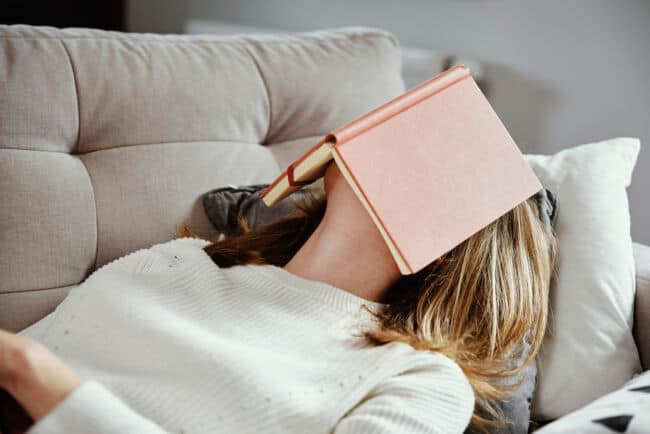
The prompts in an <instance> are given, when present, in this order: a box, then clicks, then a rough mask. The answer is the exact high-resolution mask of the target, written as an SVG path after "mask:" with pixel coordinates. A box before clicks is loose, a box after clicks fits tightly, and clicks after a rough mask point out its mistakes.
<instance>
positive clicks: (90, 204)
mask: <svg viewBox="0 0 650 434" xmlns="http://www.w3.org/2000/svg"><path fill="white" fill-rule="evenodd" d="M404 90H405V89H404V82H403V80H402V77H401V75H400V53H399V44H398V41H397V39H396V38H395V36H393V35H392V34H390V33H388V32H386V31H384V30H380V29H374V28H369V27H345V28H338V29H325V30H319V31H314V32H305V33H302V34H290V35H235V36H233V35H228V36H218V35H155V34H128V33H119V32H109V31H102V30H93V29H56V28H51V27H33V26H24V25H14V26H0V101H2V103H1V104H0V173H2V177H1V178H0V200H1V201H2V204H3V206H2V207H0V245H2V247H3V248H2V249H0V275H1V276H2V279H0V328H5V329H9V330H14V331H15V330H20V329H23V328H25V327H26V326H28V325H29V324H31V323H33V322H34V321H37V320H38V319H40V318H42V317H43V316H44V315H46V314H47V313H48V312H49V311H51V310H52V309H54V307H55V306H56V305H57V304H58V303H59V302H60V301H61V299H62V298H63V297H64V296H65V294H66V293H67V290H68V289H69V288H70V287H71V286H74V285H76V284H78V283H80V282H81V281H83V280H84V279H85V277H87V276H88V275H89V274H90V273H91V272H92V271H93V270H94V269H95V268H96V267H97V266H101V265H103V264H105V263H107V262H110V261H111V260H113V259H115V258H117V257H119V256H121V255H123V254H125V253H127V252H129V251H132V250H135V249H138V248H145V247H149V246H151V245H152V244H154V243H159V242H164V241H167V240H169V239H171V238H172V237H173V236H174V234H175V232H176V230H177V228H178V227H179V225H180V224H182V223H187V224H188V225H189V226H190V227H191V228H192V229H194V230H196V231H197V232H198V233H201V232H202V231H209V230H210V225H209V222H208V220H207V218H206V216H205V213H204V212H203V209H202V204H201V200H200V196H201V195H202V194H203V193H204V192H205V191H207V190H209V189H213V188H217V187H219V186H226V185H228V184H238V185H245V184H256V183H269V182H271V181H272V180H273V179H274V178H275V177H276V176H277V175H278V174H279V173H280V171H281V169H282V168H283V164H282V162H281V161H282V160H281V158H280V160H278V159H277V158H276V155H275V150H274V146H275V144H276V143H277V144H278V146H279V147H278V149H279V151H278V155H280V156H282V155H286V153H287V151H286V150H287V149H289V147H290V146H291V144H292V143H307V142H308V141H309V138H310V137H316V136H319V135H321V134H322V133H324V132H327V131H330V130H332V129H334V128H337V127H338V126H340V125H341V124H344V123H346V122H349V121H350V120H352V119H354V118H356V117H357V116H360V115H361V114H363V113H365V112H367V111H368V110H370V109H372V108H374V107H375V106H377V105H378V104H379V103H381V102H384V101H386V100H388V99H390V98H393V97H395V96H397V95H399V94H400V93H402V92H404ZM283 152H284V153H283ZM279 162H280V164H278V163H279Z"/></svg>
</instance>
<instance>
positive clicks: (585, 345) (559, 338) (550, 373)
mask: <svg viewBox="0 0 650 434" xmlns="http://www.w3.org/2000/svg"><path fill="white" fill-rule="evenodd" d="M639 148H640V144H639V140H638V139H634V138H616V139H611V140H606V141H603V142H598V143H590V144H585V145H580V146H576V147H573V148H569V149H565V150H562V151H560V152H558V153H556V154H554V155H532V154H528V155H525V157H526V159H527V161H528V163H529V164H530V165H531V167H532V169H533V170H534V171H535V173H536V174H537V176H538V177H539V179H540V181H541V182H542V184H543V185H544V186H545V187H548V188H549V189H550V190H551V191H552V192H553V193H555V195H556V196H557V201H558V215H557V221H556V223H555V232H556V234H557V237H558V242H559V255H558V264H557V269H556V275H555V276H554V279H553V282H552V286H551V303H550V305H551V312H550V317H549V319H550V322H549V329H548V332H547V335H546V337H545V339H544V343H543V345H542V350H541V352H540V356H539V383H538V386H537V389H536V391H535V397H534V400H533V409H532V416H533V419H535V420H538V421H546V420H550V419H556V418H558V417H560V416H562V415H564V414H566V413H569V412H570V411H573V410H575V409H577V408H579V407H582V406H584V405H586V404H588V403H590V402H592V401H593V400H595V399H597V398H598V397H600V396H602V395H604V394H606V393H608V392H611V391H613V390H616V389H618V388H619V387H621V385H623V384H624V383H625V382H626V381H628V380H629V379H630V378H632V376H633V375H634V374H635V373H637V372H640V370H641V366H640V362H639V355H638V351H637V348H636V344H635V342H634V339H633V337H632V319H633V312H634V309H633V308H634V294H635V268H634V257H633V256H632V239H631V236H630V213H629V208H628V200H627V192H626V187H627V186H629V184H630V181H631V176H632V171H633V169H634V165H635V164H636V159H637V155H638V153H639Z"/></svg>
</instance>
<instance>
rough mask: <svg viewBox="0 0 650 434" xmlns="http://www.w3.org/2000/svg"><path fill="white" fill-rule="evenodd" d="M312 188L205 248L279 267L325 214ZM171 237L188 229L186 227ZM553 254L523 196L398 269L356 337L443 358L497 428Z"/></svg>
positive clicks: (544, 293) (542, 322)
mask: <svg viewBox="0 0 650 434" xmlns="http://www.w3.org/2000/svg"><path fill="white" fill-rule="evenodd" d="M318 193H319V192H318V191H313V192H312V194H311V195H306V196H305V197H304V200H303V201H302V202H300V203H297V208H296V211H295V212H293V213H292V214H290V215H288V216H287V217H286V218H283V219H282V220H280V221H277V222H274V223H272V224H269V225H266V226H261V227H256V228H254V229H253V228H250V227H249V225H248V223H247V221H246V219H244V218H243V217H242V216H238V223H239V227H238V230H237V231H236V232H235V233H234V234H230V235H229V236H227V237H226V238H224V239H222V240H220V241H213V243H212V244H210V245H208V246H206V247H205V251H206V252H207V253H208V254H209V255H210V256H211V258H212V259H213V261H214V262H215V263H216V264H217V265H219V266H220V267H229V266H233V265H238V264H274V265H277V266H284V265H285V264H286V263H287V262H288V261H289V260H290V259H291V258H292V257H293V255H294V254H295V253H296V252H297V251H298V249H299V248H300V247H301V246H302V244H303V243H304V242H305V241H306V240H307V238H309V236H310V235H311V233H312V232H313V231H314V230H315V229H316V227H317V226H318V224H319V223H320V220H321V219H322V217H323V214H324V210H325V196H324V194H318ZM431 224H435V222H431ZM177 235H178V236H195V235H194V234H193V233H192V232H191V231H190V230H189V229H188V228H187V227H182V228H181V230H180V231H179V233H178V234H177ZM556 254H557V241H556V238H555V234H554V232H553V230H552V229H551V228H550V227H548V226H547V225H544V224H543V223H542V220H541V219H540V216H539V208H538V206H537V204H536V202H535V196H531V197H530V198H528V199H527V200H525V201H523V202H521V203H520V204H518V205H517V206H516V207H514V208H513V209H512V210H510V211H508V212H506V213H505V214H503V215H502V216H501V217H499V218H498V219H496V220H495V221H493V222H492V223H490V224H489V225H487V226H486V227H484V228H483V229H481V230H479V231H478V232H476V233H475V234H473V235H472V236H470V237H469V238H468V239H466V240H465V241H463V242H462V243H460V244H459V245H458V246H456V247H454V248H453V249H452V250H451V251H449V252H447V253H446V254H444V255H442V256H441V257H440V258H438V259H436V260H435V261H434V262H432V263H431V264H429V265H428V266H427V267H425V268H424V269H422V270H420V271H419V272H417V273H415V274H412V275H407V276H402V278H400V280H398V281H397V282H396V283H395V284H394V285H393V286H392V287H391V288H389V291H388V299H387V300H386V303H389V306H388V307H387V308H386V309H385V310H383V311H381V312H379V313H376V314H375V319H376V327H374V328H373V329H371V330H366V331H365V332H364V333H363V335H362V336H363V337H364V338H365V339H366V340H367V342H368V343H370V344H373V345H383V344H386V343H389V342H395V341H399V342H405V343H407V344H409V345H411V346H412V347H414V348H415V349H418V350H425V351H435V352H440V353H442V354H444V355H446V356H448V357H450V358H451V359H452V360H454V361H455V362H456V363H457V364H458V365H459V366H460V367H461V369H462V370H463V372H464V373H465V375H466V376H467V378H468V380H469V382H470V384H471V385H472V388H473V390H474V394H475V396H476V406H475V409H474V414H473V416H472V421H471V424H470V427H471V429H473V430H478V431H486V430H488V429H493V428H495V427H498V426H501V425H502V424H503V423H504V420H503V415H502V413H501V411H500V407H499V406H498V403H497V401H499V400H501V399H504V398H506V397H507V396H509V395H510V394H511V393H512V392H513V391H514V390H515V389H516V387H517V386H518V385H519V384H520V381H519V382H516V383H515V384H507V382H505V381H504V380H505V378H506V377H511V376H514V375H518V374H519V373H520V372H521V371H523V369H525V368H526V366H527V365H528V364H529V363H530V362H531V361H532V360H533V359H534V357H535V356H536V355H537V353H538V351H539V348H540V345H541V343H542V339H543V336H544V332H545V330H546V323H547V316H548V296H549V285H550V280H551V275H552V272H553V269H554V264H555V259H556ZM522 359H523V362H522Z"/></svg>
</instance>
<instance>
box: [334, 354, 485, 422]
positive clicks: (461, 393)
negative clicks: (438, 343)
mask: <svg viewBox="0 0 650 434" xmlns="http://www.w3.org/2000/svg"><path fill="white" fill-rule="evenodd" d="M437 357H438V361H437V362H436V363H435V364H432V365H431V366H427V367H426V368H418V369H413V370H410V371H406V372H403V373H402V374H400V375H397V376H395V377H392V378H389V379H388V380H386V381H384V382H382V383H381V384H379V385H378V386H376V387H375V388H373V389H372V390H371V391H370V392H369V393H368V395H366V397H365V399H363V400H362V401H361V402H360V403H359V404H357V405H356V406H355V407H354V408H353V409H352V410H350V411H349V412H348V414H346V416H344V417H343V418H342V419H341V420H340V421H339V422H338V423H337V425H336V427H335V428H334V430H333V431H332V433H333V434H353V433H354V434H398V433H406V432H408V433H413V434H419V433H421V434H425V433H426V434H429V433H462V432H464V431H465V428H467V425H468V424H469V421H470V418H471V416H472V412H473V411H474V392H473V391H472V388H471V386H470V384H469V381H468V380H467V378H466V377H465V375H464V374H463V373H462V371H461V370H460V368H459V367H458V366H457V365H455V364H454V363H453V362H452V361H451V360H449V359H446V358H445V359H446V360H442V359H443V357H444V356H440V355H437ZM441 360H442V363H441Z"/></svg>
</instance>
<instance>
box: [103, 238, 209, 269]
mask: <svg viewBox="0 0 650 434" xmlns="http://www.w3.org/2000/svg"><path fill="white" fill-rule="evenodd" d="M209 244H210V242H209V241H207V240H204V239H201V238H189V237H185V238H175V239H172V240H169V241H166V242H162V243H157V244H153V245H151V246H150V247H146V248H142V249H138V250H134V251H132V252H129V253H127V254H125V255H123V256H121V257H119V258H116V259H114V260H112V261H110V262H108V263H106V264H104V265H102V266H101V267H99V268H97V269H96V270H95V271H94V272H93V275H97V274H105V273H110V272H111V271H119V272H125V271H126V272H134V273H143V272H150V271H157V270H163V269H165V268H166V267H169V266H173V265H176V264H178V263H180V262H181V261H183V260H188V259H189V260H191V259H193V258H197V257H203V256H206V253H205V251H204V250H203V248H204V247H205V246H207V245H209ZM91 277H92V276H91Z"/></svg>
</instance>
